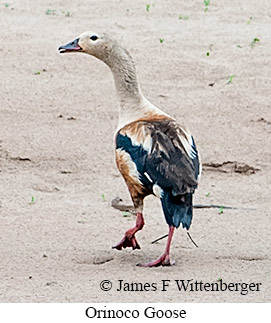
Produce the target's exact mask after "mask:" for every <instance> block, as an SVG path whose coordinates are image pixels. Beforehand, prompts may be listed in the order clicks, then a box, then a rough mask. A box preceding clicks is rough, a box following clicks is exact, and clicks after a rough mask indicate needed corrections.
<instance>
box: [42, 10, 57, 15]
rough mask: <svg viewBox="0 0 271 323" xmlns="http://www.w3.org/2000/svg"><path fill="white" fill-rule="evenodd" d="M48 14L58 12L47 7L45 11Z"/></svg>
mask: <svg viewBox="0 0 271 323" xmlns="http://www.w3.org/2000/svg"><path fill="white" fill-rule="evenodd" d="M45 13H46V15H55V14H56V10H54V9H47V10H46V11H45Z"/></svg>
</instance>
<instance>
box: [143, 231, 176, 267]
mask: <svg viewBox="0 0 271 323" xmlns="http://www.w3.org/2000/svg"><path fill="white" fill-rule="evenodd" d="M173 233H174V227H171V226H170V227H169V233H168V240H167V246H166V250H165V252H164V253H163V254H162V256H161V257H159V258H158V259H157V260H154V261H151V262H147V263H146V264H138V266H140V267H158V266H171V265H174V264H175V262H174V261H170V259H169V250H170V244H171V240H172V237H173Z"/></svg>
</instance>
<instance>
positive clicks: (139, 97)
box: [106, 46, 164, 129]
mask: <svg viewBox="0 0 271 323" xmlns="http://www.w3.org/2000/svg"><path fill="white" fill-rule="evenodd" d="M106 64H107V65H108V66H109V67H110V69H111V71H112V73H113V76H114V80H115V87H116V92H117V96H118V100H119V124H118V129H120V128H121V127H123V126H124V125H126V124H128V123H130V122H132V121H135V120H137V119H139V118H142V117H144V115H146V114H148V113H150V112H155V113H159V114H164V113H163V112H162V111H161V110H159V109H158V108H156V107H155V106H154V105H152V104H151V103H150V102H149V101H148V100H147V99H146V98H145V97H144V96H143V94H142V93H141V90H140V86H139V82H138V79H137V75H136V69H135V65H134V62H133V59H132V58H131V56H130V54H129V53H128V51H127V50H126V49H124V48H122V47H119V46H118V47H116V48H114V50H113V51H112V53H111V55H110V56H109V57H108V59H107V60H106Z"/></svg>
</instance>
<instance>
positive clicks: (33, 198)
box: [29, 196, 36, 205]
mask: <svg viewBox="0 0 271 323" xmlns="http://www.w3.org/2000/svg"><path fill="white" fill-rule="evenodd" d="M35 203H36V199H35V197H34V196H31V201H30V202H29V204H30V205H33V204H35Z"/></svg>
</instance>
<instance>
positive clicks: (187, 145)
mask: <svg viewBox="0 0 271 323" xmlns="http://www.w3.org/2000/svg"><path fill="white" fill-rule="evenodd" d="M182 131H183V133H184V134H185V137H184V136H183V135H182V134H181V133H180V132H179V131H178V135H179V139H180V140H181V143H182V145H183V147H184V149H185V151H186V153H187V155H188V156H189V157H190V158H191V159H194V158H196V157H197V153H196V151H195V149H194V148H193V139H192V136H191V134H190V133H189V132H187V131H186V130H185V129H183V128H182Z"/></svg>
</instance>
